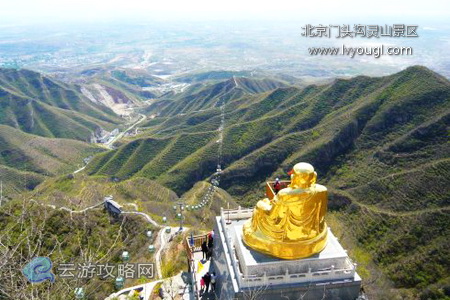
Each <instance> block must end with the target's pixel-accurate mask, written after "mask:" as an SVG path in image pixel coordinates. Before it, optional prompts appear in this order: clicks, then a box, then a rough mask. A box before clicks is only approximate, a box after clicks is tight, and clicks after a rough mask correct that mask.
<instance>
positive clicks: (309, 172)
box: [291, 162, 317, 188]
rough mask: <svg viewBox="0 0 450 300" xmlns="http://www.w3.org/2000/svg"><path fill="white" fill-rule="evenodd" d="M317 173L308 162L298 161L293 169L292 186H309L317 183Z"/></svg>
mask: <svg viewBox="0 0 450 300" xmlns="http://www.w3.org/2000/svg"><path fill="white" fill-rule="evenodd" d="M316 179H317V173H316V172H314V167H313V166H312V165H310V164H308V163H304V162H301V163H298V164H296V165H295V166H294V168H293V169H292V175H291V186H292V187H295V188H308V187H311V186H312V185H314V184H315V183H316Z"/></svg>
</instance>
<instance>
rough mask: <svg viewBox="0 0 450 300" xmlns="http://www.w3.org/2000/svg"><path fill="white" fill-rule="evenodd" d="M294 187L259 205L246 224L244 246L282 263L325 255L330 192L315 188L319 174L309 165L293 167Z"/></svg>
mask: <svg viewBox="0 0 450 300" xmlns="http://www.w3.org/2000/svg"><path fill="white" fill-rule="evenodd" d="M292 172H293V173H292V175H291V184H290V185H289V186H288V187H287V188H284V189H282V190H280V191H279V192H278V194H276V195H275V196H274V198H273V199H272V200H269V199H268V198H265V199H263V200H260V201H258V203H257V204H256V207H255V210H254V211H253V216H252V218H251V219H250V220H249V221H247V222H246V223H245V224H244V227H243V240H244V243H245V244H246V245H247V246H249V247H250V248H253V249H255V250H257V251H260V252H263V253H265V254H269V255H272V256H275V257H279V258H283V259H297V258H304V257H308V256H311V255H313V254H316V253H319V252H320V251H322V250H323V249H324V248H325V246H326V243H327V232H328V231H327V225H326V223H325V214H326V211H327V202H328V200H327V198H328V192H327V188H326V187H324V186H323V185H320V184H316V179H317V173H316V172H314V167H313V166H312V165H310V164H308V163H298V164H296V165H295V166H294V168H293V170H292Z"/></svg>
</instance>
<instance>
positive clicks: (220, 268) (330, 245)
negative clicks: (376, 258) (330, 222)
mask: <svg viewBox="0 0 450 300" xmlns="http://www.w3.org/2000/svg"><path fill="white" fill-rule="evenodd" d="M251 215H252V210H247V209H246V210H243V209H238V210H235V211H230V212H228V211H225V212H222V213H221V215H220V216H218V217H217V218H216V224H215V233H216V238H215V239H214V252H213V262H214V269H215V271H216V272H217V274H220V275H219V277H218V278H219V280H218V288H219V289H220V290H221V296H220V298H221V299H222V297H224V298H223V299H231V298H236V299H246V294H248V293H252V292H254V291H259V292H260V293H259V294H260V295H259V297H258V298H260V300H269V299H270V300H274V299H285V298H286V296H288V297H293V298H292V299H297V298H298V296H299V295H302V297H303V296H304V297H305V298H304V299H308V300H313V299H314V300H315V299H341V300H344V299H345V300H346V299H349V300H354V299H356V298H357V296H358V293H359V289H360V286H361V278H360V277H359V275H358V274H357V273H356V265H355V264H354V263H353V262H352V261H351V259H350V258H349V257H348V255H347V252H346V251H345V250H344V249H343V248H342V246H341V245H340V244H339V241H338V240H337V238H336V237H335V236H334V235H333V233H332V232H331V230H330V229H328V239H327V245H326V247H325V248H324V250H322V251H321V252H320V253H318V254H316V255H313V256H311V257H308V258H303V259H296V260H285V259H280V258H276V257H271V256H268V255H265V254H262V253H260V252H258V251H256V250H253V249H251V248H249V247H247V246H246V245H245V244H244V243H243V240H242V226H243V225H244V223H245V222H246V221H248V219H249V218H250V217H251ZM222 294H223V295H222ZM247 296H248V295H247Z"/></svg>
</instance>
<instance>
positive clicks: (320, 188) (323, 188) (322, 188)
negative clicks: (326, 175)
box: [314, 184, 328, 193]
mask: <svg viewBox="0 0 450 300" xmlns="http://www.w3.org/2000/svg"><path fill="white" fill-rule="evenodd" d="M314 189H315V190H316V192H319V193H321V192H326V191H328V190H327V187H326V186H323V185H321V184H316V186H315V187H314Z"/></svg>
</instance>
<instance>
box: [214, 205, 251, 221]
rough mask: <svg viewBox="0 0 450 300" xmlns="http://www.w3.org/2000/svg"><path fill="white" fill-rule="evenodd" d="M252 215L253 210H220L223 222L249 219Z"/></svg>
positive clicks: (239, 208)
mask: <svg viewBox="0 0 450 300" xmlns="http://www.w3.org/2000/svg"><path fill="white" fill-rule="evenodd" d="M252 215H253V208H242V207H240V206H239V207H238V209H223V208H220V216H221V217H222V219H225V220H243V219H249V218H251V217H252Z"/></svg>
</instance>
